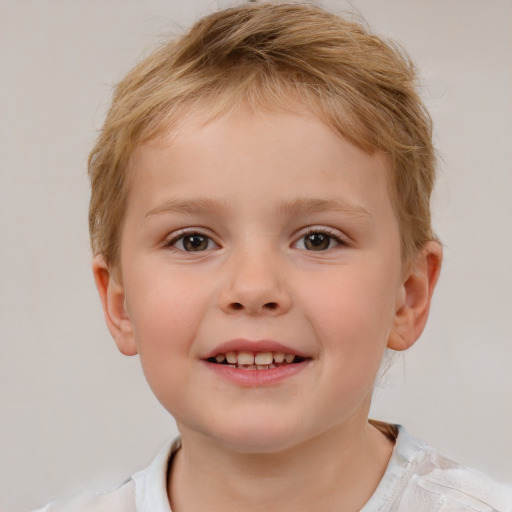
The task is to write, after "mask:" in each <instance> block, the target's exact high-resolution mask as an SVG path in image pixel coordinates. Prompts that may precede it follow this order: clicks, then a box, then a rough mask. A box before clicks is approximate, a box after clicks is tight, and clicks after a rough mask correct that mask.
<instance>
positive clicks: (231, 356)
mask: <svg viewBox="0 0 512 512" xmlns="http://www.w3.org/2000/svg"><path fill="white" fill-rule="evenodd" d="M226 359H227V360H228V363H229V364H236V352H228V353H227V354H226Z"/></svg>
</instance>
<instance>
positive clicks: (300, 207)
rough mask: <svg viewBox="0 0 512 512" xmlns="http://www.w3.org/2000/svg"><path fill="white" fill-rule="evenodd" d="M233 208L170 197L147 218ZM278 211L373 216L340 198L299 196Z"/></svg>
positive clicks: (226, 211)
mask: <svg viewBox="0 0 512 512" xmlns="http://www.w3.org/2000/svg"><path fill="white" fill-rule="evenodd" d="M231 211H232V209H231V207H230V205H229V204H228V203H225V202H223V201H216V200H215V199H210V198H197V199H194V200H189V199H177V198H175V199H169V200H167V201H165V202H164V203H162V204H160V205H158V206H156V207H155V208H153V209H151V210H150V211H149V212H147V213H146V215H145V218H148V217H153V216H155V215H159V214H165V213H181V214H183V213H184V214H189V215H190V214H202V213H208V214H212V213H216V214H219V215H228V214H229V213H231ZM277 211H278V213H285V214H290V215H300V214H303V215H304V214H306V215H307V214H313V213H321V212H325V211H338V212H343V213H345V214H347V215H350V216H352V217H355V218H361V219H365V218H366V219H371V218H372V216H371V214H370V213H369V212H368V210H366V209H365V208H364V207H363V206H361V205H358V204H354V203H351V202H349V201H345V200H342V199H339V198H333V199H317V198H297V199H294V200H292V201H287V202H283V203H281V204H280V205H279V207H278V209H277Z"/></svg>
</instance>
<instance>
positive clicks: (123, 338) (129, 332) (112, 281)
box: [92, 255, 137, 356]
mask: <svg viewBox="0 0 512 512" xmlns="http://www.w3.org/2000/svg"><path fill="white" fill-rule="evenodd" d="M92 270H93V274H94V281H95V282H96V288H97V289H98V293H99V295H100V299H101V304H102V306H103V314H104V315H105V321H106V323H107V327H108V330H109V331H110V334H111V335H112V337H113V338H114V340H115V342H116V345H117V348H118V349H119V351H120V352H121V353H122V354H124V355H126V356H133V355H135V354H137V345H136V344H135V340H134V336H133V328H132V322H131V320H130V317H129V315H128V313H127V311H126V305H125V292H124V286H123V284H122V283H121V282H119V281H120V280H119V279H116V276H115V275H114V273H113V272H112V270H111V269H110V268H109V266H108V264H107V262H106V261H105V258H104V257H103V256H102V255H96V256H95V257H94V258H93V262H92Z"/></svg>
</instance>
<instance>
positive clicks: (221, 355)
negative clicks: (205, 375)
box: [215, 354, 226, 363]
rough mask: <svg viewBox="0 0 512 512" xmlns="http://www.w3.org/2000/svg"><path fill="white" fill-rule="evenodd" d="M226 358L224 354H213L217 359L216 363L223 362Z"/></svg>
mask: <svg viewBox="0 0 512 512" xmlns="http://www.w3.org/2000/svg"><path fill="white" fill-rule="evenodd" d="M225 359H226V356H225V355H224V354H218V355H216V356H215V361H217V363H223V362H224V361H225Z"/></svg>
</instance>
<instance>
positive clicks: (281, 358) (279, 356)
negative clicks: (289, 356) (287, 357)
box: [274, 352, 284, 363]
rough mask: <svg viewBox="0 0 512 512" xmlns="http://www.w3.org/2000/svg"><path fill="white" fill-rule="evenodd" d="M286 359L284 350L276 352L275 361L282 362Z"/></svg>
mask: <svg viewBox="0 0 512 512" xmlns="http://www.w3.org/2000/svg"><path fill="white" fill-rule="evenodd" d="M283 361H284V354H283V352H274V362H276V363H282V362H283Z"/></svg>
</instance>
